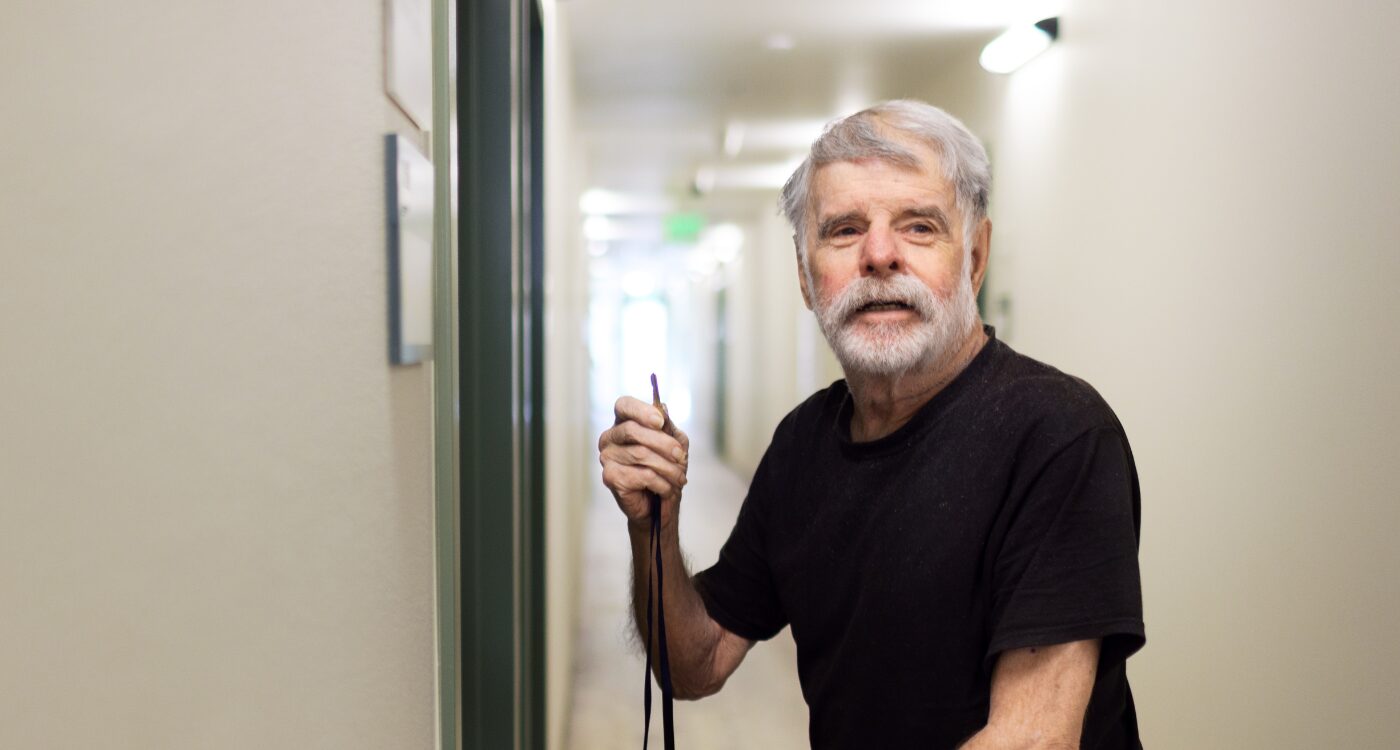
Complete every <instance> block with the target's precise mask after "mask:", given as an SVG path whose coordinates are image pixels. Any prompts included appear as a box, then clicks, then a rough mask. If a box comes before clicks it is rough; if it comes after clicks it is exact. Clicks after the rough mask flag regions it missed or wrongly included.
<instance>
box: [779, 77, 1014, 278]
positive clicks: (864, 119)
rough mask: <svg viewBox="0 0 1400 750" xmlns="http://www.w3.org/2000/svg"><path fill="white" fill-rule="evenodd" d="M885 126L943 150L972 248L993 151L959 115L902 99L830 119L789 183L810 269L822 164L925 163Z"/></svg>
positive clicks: (786, 194) (785, 206)
mask: <svg viewBox="0 0 1400 750" xmlns="http://www.w3.org/2000/svg"><path fill="white" fill-rule="evenodd" d="M881 125H883V126H884V127H885V128H887V129H888V130H893V131H896V132H898V133H903V134H905V135H908V136H911V137H913V138H914V139H916V140H919V141H921V142H923V143H925V144H927V145H928V146H929V147H930V148H932V149H933V150H934V151H936V152H937V153H938V155H939V157H940V161H941V162H942V164H943V176H944V177H945V178H946V179H947V180H948V182H949V184H951V185H952V186H953V191H954V202H955V203H956V205H957V208H958V210H959V211H960V212H961V213H962V219H963V248H964V252H969V251H970V249H971V247H972V238H973V235H974V233H975V232H976V231H977V226H978V225H979V224H981V223H982V219H984V218H986V216H987V198H988V195H989V194H990V193H991V189H992V170H991V165H990V164H989V162H988V161H987V150H986V149H985V148H983V147H982V143H981V141H979V140H977V136H975V135H973V134H972V131H970V130H968V129H967V126H966V125H963V124H962V122H961V121H959V120H958V119H957V118H956V117H953V116H952V115H950V114H948V113H947V112H944V111H943V110H941V109H939V108H938V107H935V106H933V105H931V104H925V103H924V102H920V101H915V100H912V99H896V100H894V101H888V102H881V103H880V104H877V105H875V106H873V107H871V108H869V109H866V110H862V111H860V112H857V113H855V114H853V115H851V116H850V117H846V118H844V119H841V120H835V121H833V122H831V123H829V124H827V126H826V129H825V130H824V131H823V132H822V134H821V137H819V138H817V140H816V141H813V143H812V150H811V152H810V153H809V154H808V155H807V158H806V159H804V160H803V161H802V165H801V166H799V167H798V168H797V171H796V172H793V173H792V177H790V178H788V181H787V184H786V185H783V192H782V195H781V197H779V199H778V207H779V208H780V209H781V210H782V212H783V214H785V215H786V216H787V219H788V222H789V223H791V224H792V229H793V231H794V232H795V233H796V234H797V252H798V255H799V256H801V258H802V264H803V270H804V271H805V270H806V260H807V249H806V247H805V244H806V240H807V233H806V229H807V221H808V218H809V217H808V216H807V213H808V209H809V208H811V200H812V195H811V193H812V175H813V174H814V173H815V172H816V170H817V168H818V167H821V166H823V165H826V164H831V163H832V162H839V161H855V160H857V159H879V160H882V161H887V162H890V163H893V164H899V165H902V166H906V167H918V166H919V165H920V162H919V157H918V156H917V155H915V154H914V152H912V151H910V150H909V149H907V148H905V147H904V146H902V145H900V144H899V143H898V142H896V141H893V140H891V139H890V138H888V137H887V136H885V135H884V134H882V133H881V130H880V126H881Z"/></svg>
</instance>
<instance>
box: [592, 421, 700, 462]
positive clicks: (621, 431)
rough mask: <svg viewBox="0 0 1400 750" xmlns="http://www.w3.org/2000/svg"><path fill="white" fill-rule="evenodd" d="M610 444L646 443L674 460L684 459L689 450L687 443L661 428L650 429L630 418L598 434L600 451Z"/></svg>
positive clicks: (660, 453) (659, 453)
mask: <svg viewBox="0 0 1400 750" xmlns="http://www.w3.org/2000/svg"><path fill="white" fill-rule="evenodd" d="M609 445H645V446H646V447H648V448H650V449H652V450H654V451H656V453H657V454H658V455H661V456H666V457H668V458H670V459H671V460H673V461H684V460H685V457H686V453H687V452H688V441H687V444H682V443H681V442H680V441H679V440H677V439H676V438H673V437H671V436H670V435H667V434H666V433H664V432H661V431H659V430H653V429H649V428H647V427H644V426H642V425H641V424H638V423H637V422H636V421H633V420H628V421H626V422H621V423H619V424H616V425H613V426H612V427H609V428H608V429H606V430H604V431H603V434H602V435H599V436H598V452H599V453H602V452H603V451H604V450H606V449H607V447H608V446H609Z"/></svg>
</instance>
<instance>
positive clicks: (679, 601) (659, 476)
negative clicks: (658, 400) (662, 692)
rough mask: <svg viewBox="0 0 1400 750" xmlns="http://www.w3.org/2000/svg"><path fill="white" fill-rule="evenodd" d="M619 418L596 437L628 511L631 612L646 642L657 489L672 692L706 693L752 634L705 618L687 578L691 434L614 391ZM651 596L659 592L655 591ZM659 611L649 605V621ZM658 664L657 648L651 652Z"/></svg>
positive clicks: (611, 485) (612, 486)
mask: <svg viewBox="0 0 1400 750" xmlns="http://www.w3.org/2000/svg"><path fill="white" fill-rule="evenodd" d="M613 410H614V413H615V415H616V417H617V419H616V423H615V424H614V425H613V426H612V427H611V428H609V429H608V430H607V431H605V432H604V433H603V434H602V435H601V436H600V437H599V438H598V460H599V462H600V463H602V465H603V484H605V485H607V487H608V489H609V490H611V491H612V493H613V497H615V498H616V499H617V504H618V507H619V508H620V509H621V510H622V512H623V514H624V515H626V516H627V532H628V535H629V536H630V537H631V544H632V581H633V585H632V612H633V615H634V619H635V621H636V625H637V632H638V633H639V634H640V635H641V638H642V642H643V643H644V644H651V643H653V641H652V639H651V638H650V633H649V632H648V631H647V611H646V600H647V586H648V583H649V582H650V581H651V575H650V573H651V571H652V570H654V569H655V568H654V560H655V553H654V552H653V551H652V549H651V508H650V501H649V500H648V498H647V493H648V492H652V493H655V494H657V495H659V496H660V497H661V553H662V561H663V567H664V569H665V573H666V575H665V580H664V581H662V585H664V586H665V599H666V643H667V646H668V651H669V652H670V660H671V664H670V666H671V683H672V687H673V688H674V689H675V696H676V697H677V698H682V699H692V700H693V699H695V698H703V697H705V696H707V695H712V694H714V693H716V692H719V689H720V688H721V687H723V686H724V683H725V681H726V680H727V679H729V675H731V674H733V673H734V670H735V669H738V667H739V663H740V662H741V661H743V659H744V655H745V654H747V653H748V651H749V649H750V648H751V647H752V646H753V641H750V640H747V639H745V638H742V637H740V636H737V635H734V634H733V633H731V632H729V631H728V630H725V629H724V628H723V627H722V626H720V624H719V623H717V622H715V621H714V620H713V619H711V618H710V615H709V612H707V611H706V610H705V605H704V602H702V601H701V599H700V594H699V592H697V591H696V590H695V585H694V584H693V583H692V582H691V580H690V573H689V572H688V571H686V568H685V562H684V560H683V558H682V555H681V549H680V535H679V533H678V531H677V529H678V525H677V524H678V522H677V517H678V515H679V511H680V499H681V488H682V487H683V486H685V483H686V477H685V472H686V465H687V459H688V455H687V453H688V451H689V448H690V440H689V438H688V437H686V434H685V433H684V432H682V431H681V430H679V429H677V428H676V426H675V424H673V423H672V422H671V421H670V420H669V419H667V418H666V417H665V416H664V415H663V414H662V413H661V412H660V411H659V410H657V409H656V408H654V407H652V406H651V405H650V404H646V403H644V402H642V401H638V400H637V399H634V398H627V397H623V398H620V399H618V401H617V404H616V405H615V406H614V407H613ZM652 599H653V601H656V600H657V599H659V597H652ZM658 619H659V618H658V617H657V615H656V613H655V612H653V613H652V621H653V622H656V621H657V620H658ZM652 656H653V663H654V664H656V667H655V669H656V670H658V674H659V670H660V663H659V658H658V654H656V653H653V654H652Z"/></svg>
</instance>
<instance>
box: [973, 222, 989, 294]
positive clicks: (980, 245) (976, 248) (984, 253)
mask: <svg viewBox="0 0 1400 750" xmlns="http://www.w3.org/2000/svg"><path fill="white" fill-rule="evenodd" d="M971 255H972V292H973V294H979V293H981V291H982V282H983V281H986V280H987V260H988V259H989V258H990V257H991V255H992V220H991V219H983V220H982V222H981V223H980V224H978V226H977V232H976V233H975V234H973V236H972V253H971Z"/></svg>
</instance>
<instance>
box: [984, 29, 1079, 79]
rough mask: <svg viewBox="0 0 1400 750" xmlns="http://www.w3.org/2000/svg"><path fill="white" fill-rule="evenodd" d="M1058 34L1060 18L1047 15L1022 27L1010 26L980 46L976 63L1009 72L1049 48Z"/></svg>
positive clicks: (996, 71) (990, 70)
mask: <svg viewBox="0 0 1400 750" xmlns="http://www.w3.org/2000/svg"><path fill="white" fill-rule="evenodd" d="M1059 36H1060V19H1059V17H1058V16H1056V17H1055V18H1047V19H1045V20H1043V21H1037V22H1035V23H1034V24H1031V25H1026V26H1013V27H1011V28H1009V29H1007V30H1006V31H1005V32H1003V33H1002V35H1001V36H999V37H997V38H996V39H993V40H992V41H990V42H988V43H987V46H986V47H983V48H982V56H981V57H980V58H978V62H980V63H982V67H983V68H985V69H986V70H988V71H989V72H992V73H1010V72H1012V71H1014V70H1016V69H1017V68H1019V67H1021V66H1022V65H1025V64H1026V63H1028V62H1030V61H1031V59H1032V58H1034V57H1035V56H1036V55H1039V54H1040V53H1042V52H1044V51H1045V50H1047V49H1049V48H1050V43H1051V42H1053V41H1055V40H1056V39H1057V38H1059Z"/></svg>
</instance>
